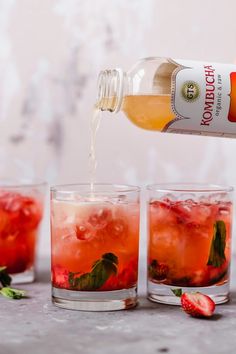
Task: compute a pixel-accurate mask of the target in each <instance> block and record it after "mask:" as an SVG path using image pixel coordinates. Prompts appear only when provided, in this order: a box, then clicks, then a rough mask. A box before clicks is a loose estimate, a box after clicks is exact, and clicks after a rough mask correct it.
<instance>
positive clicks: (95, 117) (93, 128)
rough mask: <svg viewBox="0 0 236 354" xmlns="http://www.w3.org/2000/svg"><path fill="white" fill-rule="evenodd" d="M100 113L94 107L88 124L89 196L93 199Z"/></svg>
mask: <svg viewBox="0 0 236 354" xmlns="http://www.w3.org/2000/svg"><path fill="white" fill-rule="evenodd" d="M101 118H102V111H101V110H100V109H99V108H96V107H94V110H93V113H92V119H91V123H90V136H91V140H90V152H89V176H90V196H91V197H92V198H94V197H95V195H94V192H95V186H94V184H95V182H96V170H97V157H96V138H97V132H98V129H99V126H100V123H101Z"/></svg>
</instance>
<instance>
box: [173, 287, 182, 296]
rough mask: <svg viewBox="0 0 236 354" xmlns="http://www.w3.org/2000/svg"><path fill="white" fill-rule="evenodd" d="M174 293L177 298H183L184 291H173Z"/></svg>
mask: <svg viewBox="0 0 236 354" xmlns="http://www.w3.org/2000/svg"><path fill="white" fill-rule="evenodd" d="M171 291H172V293H173V294H174V295H175V296H177V297H181V296H182V293H183V292H182V289H180V288H179V289H171Z"/></svg>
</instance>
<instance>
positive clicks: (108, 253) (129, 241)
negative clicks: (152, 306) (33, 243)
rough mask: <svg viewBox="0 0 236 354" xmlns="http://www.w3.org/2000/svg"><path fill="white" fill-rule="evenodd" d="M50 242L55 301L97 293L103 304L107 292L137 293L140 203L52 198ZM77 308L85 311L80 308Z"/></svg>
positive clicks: (92, 198)
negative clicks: (68, 296) (59, 298)
mask: <svg viewBox="0 0 236 354" xmlns="http://www.w3.org/2000/svg"><path fill="white" fill-rule="evenodd" d="M95 186H96V185H95ZM51 240H52V286H53V294H55V295H56V296H55V297H56V298H57V297H58V296H60V297H62V298H64V296H65V297H66V296H67V294H70V296H74V297H76V293H77V294H78V296H79V297H80V298H78V299H77V300H78V301H80V300H81V296H82V297H83V296H85V298H87V299H89V298H90V299H92V298H94V296H95V297H96V295H95V293H100V295H98V297H100V303H101V301H104V302H106V301H107V296H108V295H107V294H108V293H112V292H114V296H119V295H118V294H119V292H120V293H121V294H122V292H124V294H127V293H129V291H130V289H132V291H130V294H131V292H133V291H134V293H135V292H136V287H137V278H138V243H139V203H138V202H137V201H126V200H125V199H124V200H123V199H122V198H121V199H119V198H116V199H112V198H110V197H109V196H108V197H106V198H105V200H103V199H102V198H98V197H88V198H84V199H83V198H80V199H79V200H78V199H77V200H72V201H71V200H67V201H63V200H56V199H52V202H51ZM63 290H66V291H68V292H69V293H65V292H63ZM85 292H86V293H87V295H85ZM88 293H89V294H90V295H88ZM79 294H82V295H79ZM83 294H84V295H83ZM91 294H94V295H91ZM116 294H117V295H116ZM125 296H126V295H125ZM135 296H136V295H135ZM111 300H114V299H112V298H111ZM117 300H118V297H117ZM91 301H92V300H91ZM94 302H95V303H96V299H95V300H94ZM131 305H132V306H133V305H134V304H133V300H132V304H131ZM122 306H126V305H122ZM78 307H79V309H81V306H80V304H79V305H78ZM127 307H129V306H127Z"/></svg>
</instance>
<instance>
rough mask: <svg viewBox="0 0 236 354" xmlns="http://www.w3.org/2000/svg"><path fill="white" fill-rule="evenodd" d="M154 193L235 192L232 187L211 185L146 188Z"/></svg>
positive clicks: (175, 184)
mask: <svg viewBox="0 0 236 354" xmlns="http://www.w3.org/2000/svg"><path fill="white" fill-rule="evenodd" d="M146 189H147V190H148V191H152V192H166V193H170V192H178V193H179V192H181V193H230V192H233V191H234V188H233V187H232V186H225V185H218V184H211V183H156V184H148V185H147V186H146Z"/></svg>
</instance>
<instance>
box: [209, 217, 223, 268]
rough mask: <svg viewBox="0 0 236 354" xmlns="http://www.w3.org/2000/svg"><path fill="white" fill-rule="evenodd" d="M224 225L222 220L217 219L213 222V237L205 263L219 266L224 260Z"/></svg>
mask: <svg viewBox="0 0 236 354" xmlns="http://www.w3.org/2000/svg"><path fill="white" fill-rule="evenodd" d="M225 246H226V226H225V223H224V221H222V220H218V221H216V222H215V224H214V229H213V238H212V242H211V249H210V254H209V258H208V262H207V265H212V266H213V267H220V266H221V265H222V264H223V263H224V262H225V261H226V257H225Z"/></svg>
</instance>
